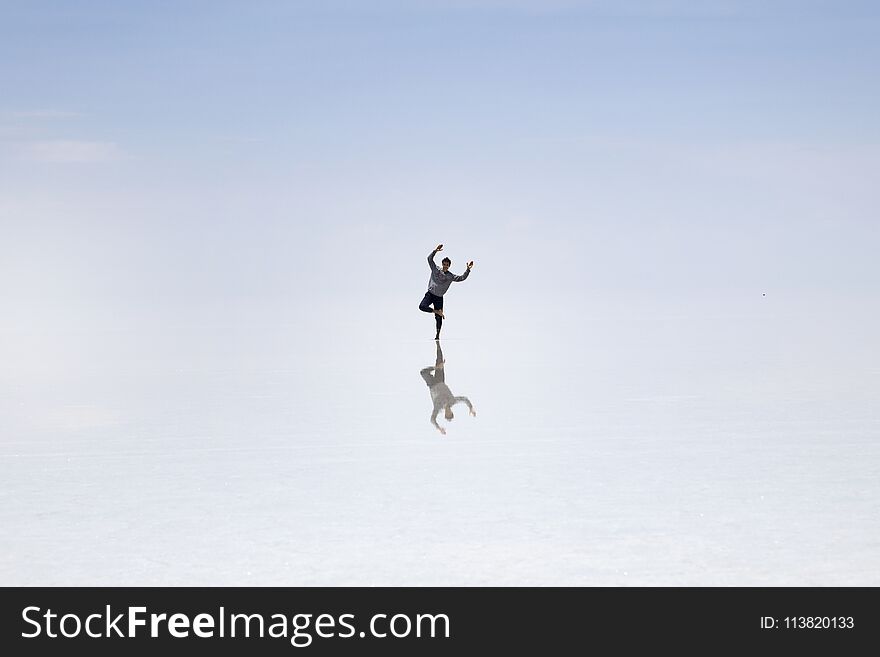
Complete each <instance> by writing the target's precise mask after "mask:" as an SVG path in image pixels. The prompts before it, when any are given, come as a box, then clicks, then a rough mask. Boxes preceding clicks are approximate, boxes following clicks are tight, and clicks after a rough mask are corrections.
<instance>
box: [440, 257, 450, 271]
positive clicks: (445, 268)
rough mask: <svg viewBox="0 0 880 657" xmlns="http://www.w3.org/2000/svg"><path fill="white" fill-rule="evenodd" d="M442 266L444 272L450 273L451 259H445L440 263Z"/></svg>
mask: <svg viewBox="0 0 880 657" xmlns="http://www.w3.org/2000/svg"><path fill="white" fill-rule="evenodd" d="M440 264H441V265H443V271H449V265H451V264H452V260H450V259H449V258H443V260H441V261H440Z"/></svg>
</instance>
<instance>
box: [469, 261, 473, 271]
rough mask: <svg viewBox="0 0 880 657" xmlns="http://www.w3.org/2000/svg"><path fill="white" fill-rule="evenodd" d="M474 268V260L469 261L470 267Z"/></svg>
mask: <svg viewBox="0 0 880 657" xmlns="http://www.w3.org/2000/svg"><path fill="white" fill-rule="evenodd" d="M473 268H474V261H473V260H471V261H470V262H469V263H468V269H473Z"/></svg>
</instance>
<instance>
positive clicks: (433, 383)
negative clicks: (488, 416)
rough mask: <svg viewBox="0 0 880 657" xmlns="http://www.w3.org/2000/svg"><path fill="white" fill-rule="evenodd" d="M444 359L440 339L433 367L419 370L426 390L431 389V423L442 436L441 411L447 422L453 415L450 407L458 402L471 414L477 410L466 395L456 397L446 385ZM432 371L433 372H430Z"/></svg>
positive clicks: (474, 413)
mask: <svg viewBox="0 0 880 657" xmlns="http://www.w3.org/2000/svg"><path fill="white" fill-rule="evenodd" d="M445 363H446V361H445V360H444V359H443V350H442V349H441V348H440V341H439V340H438V341H437V361H436V362H435V363H434V367H426V368H424V369H423V370H421V371H420V372H419V374H421V375H422V378H423V379H424V380H425V383H427V384H428V390H430V391H431V401H432V402H433V404H434V411H433V412H432V413H431V424H433V425H434V427H436V429H437V431H439V432H440V433H441V434H443V435H444V436H445V435H446V429H445V428H444V427H441V426H440V425H439V424H438V423H437V416H438V415H440V411H441V410H442V411H443V417H444V418H446V421H447V422H449V421H451V420H452V418H453V417H455V416H454V415H453V413H452V407H453V406H454V405H455V404H458V403H459V402H461V403H464V404H465V405H466V406H467V407H468V412H470V414H471V416H473V417H476V416H477V411H476V409H475V408H474V405H473V404H471V401H470V399H468V398H467V397H456V396H455V395H453V394H452V391H451V390H450V389H449V386H448V385H446V368H445V367H444V365H445ZM432 372H433V373H432Z"/></svg>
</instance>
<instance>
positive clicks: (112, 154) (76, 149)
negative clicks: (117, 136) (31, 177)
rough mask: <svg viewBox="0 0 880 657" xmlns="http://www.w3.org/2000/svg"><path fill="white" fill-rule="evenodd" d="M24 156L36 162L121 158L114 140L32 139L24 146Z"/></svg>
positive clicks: (90, 161) (93, 160) (94, 161)
mask: <svg viewBox="0 0 880 657" xmlns="http://www.w3.org/2000/svg"><path fill="white" fill-rule="evenodd" d="M24 156H25V158H26V159H28V160H32V161H36V162H55V163H98V162H113V161H116V160H119V159H121V158H122V151H121V150H120V149H119V147H118V146H117V145H116V144H115V143H114V142H109V141H81V140H72V139H56V140H49V141H34V142H31V143H29V144H27V145H26V146H25V147H24Z"/></svg>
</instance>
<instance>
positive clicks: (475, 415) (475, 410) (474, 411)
mask: <svg viewBox="0 0 880 657" xmlns="http://www.w3.org/2000/svg"><path fill="white" fill-rule="evenodd" d="M471 417H477V409H476V408H472V409H471Z"/></svg>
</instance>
